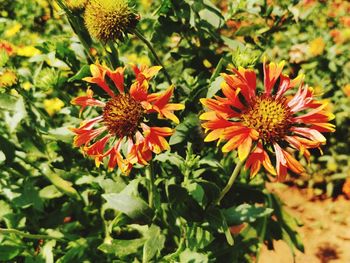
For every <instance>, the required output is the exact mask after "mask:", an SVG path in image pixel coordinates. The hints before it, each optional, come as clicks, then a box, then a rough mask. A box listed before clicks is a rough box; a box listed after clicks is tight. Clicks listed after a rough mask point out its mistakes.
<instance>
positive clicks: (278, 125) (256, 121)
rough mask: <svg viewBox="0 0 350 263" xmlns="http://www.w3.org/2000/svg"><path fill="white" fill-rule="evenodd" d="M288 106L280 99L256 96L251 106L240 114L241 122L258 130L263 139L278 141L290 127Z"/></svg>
mask: <svg viewBox="0 0 350 263" xmlns="http://www.w3.org/2000/svg"><path fill="white" fill-rule="evenodd" d="M290 115H291V114H290V111H289V107H288V106H287V105H286V104H285V103H284V101H281V100H275V99H274V98H269V97H267V98H264V97H258V98H257V99H256V100H255V102H254V103H253V105H252V107H251V108H250V109H248V110H247V111H246V112H245V113H243V114H242V115H241V118H242V122H243V124H244V125H246V126H247V127H249V128H254V129H255V130H257V131H258V132H259V137H260V138H261V139H263V140H264V141H266V142H268V141H278V140H279V139H281V138H283V137H284V136H285V134H286V133H287V131H288V129H289V127H290V124H291V122H290V118H289V117H290Z"/></svg>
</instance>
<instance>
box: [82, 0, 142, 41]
mask: <svg viewBox="0 0 350 263" xmlns="http://www.w3.org/2000/svg"><path fill="white" fill-rule="evenodd" d="M138 19H139V17H138V15H137V14H135V13H134V11H133V10H132V8H131V7H130V6H129V2H128V1H127V0H90V1H89V2H88V4H87V5H86V8H85V14H84V20H85V25H86V28H87V29H88V31H89V33H90V35H91V36H93V37H94V38H96V39H98V40H100V41H102V42H105V43H106V42H108V41H114V40H123V39H124V37H125V36H126V35H127V33H130V31H131V30H132V29H134V28H135V26H136V24H137V22H138Z"/></svg>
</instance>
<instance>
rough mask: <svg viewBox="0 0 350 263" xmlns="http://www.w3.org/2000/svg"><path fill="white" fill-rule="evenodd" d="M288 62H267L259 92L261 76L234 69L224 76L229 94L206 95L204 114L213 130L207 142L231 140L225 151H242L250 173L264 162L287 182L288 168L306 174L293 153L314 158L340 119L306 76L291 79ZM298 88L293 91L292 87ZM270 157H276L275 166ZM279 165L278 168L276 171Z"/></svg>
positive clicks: (246, 70) (222, 87)
mask: <svg viewBox="0 0 350 263" xmlns="http://www.w3.org/2000/svg"><path fill="white" fill-rule="evenodd" d="M283 66H284V62H281V63H279V64H275V63H270V64H269V65H266V63H265V62H264V87H263V90H262V91H261V92H259V91H258V90H257V86H256V74H255V72H254V71H253V70H251V69H244V68H239V69H238V70H236V69H233V72H234V73H235V74H232V75H228V74H221V76H222V77H223V79H224V81H223V83H222V84H221V89H222V93H223V94H224V96H225V97H219V96H215V98H207V99H202V100H201V102H202V104H204V105H205V106H206V107H207V108H208V109H209V111H207V112H205V113H203V114H202V115H201V116H200V118H201V119H202V120H203V121H204V122H203V124H202V126H203V127H204V128H205V130H206V131H210V132H209V134H208V135H207V136H206V138H205V141H207V142H210V141H215V140H218V142H221V141H225V144H224V145H223V147H222V151H223V152H229V151H232V150H236V149H237V151H238V157H239V159H240V160H241V161H244V160H246V163H245V167H246V169H250V175H251V176H254V175H256V174H257V173H258V172H259V170H260V168H261V165H263V166H264V168H265V169H266V171H267V172H269V173H270V174H273V175H277V179H278V180H279V181H282V180H284V179H285V177H286V175H287V170H291V171H293V172H294V173H297V174H301V173H303V172H304V168H303V166H302V165H301V164H300V163H299V162H298V161H297V160H296V159H295V158H294V157H293V152H294V151H299V152H300V154H302V155H304V156H305V157H306V159H307V160H309V157H310V152H309V150H308V149H311V148H319V147H320V145H322V144H325V142H326V138H325V137H324V136H323V135H322V134H321V132H333V131H334V125H333V124H330V123H328V121H329V120H331V119H332V118H334V116H333V115H332V114H331V113H328V112H327V111H326V110H325V107H326V104H325V103H323V102H319V101H317V100H316V99H315V97H314V94H313V90H312V89H311V88H309V87H308V86H306V85H304V84H303V83H302V76H299V77H297V78H295V79H290V78H289V77H288V76H287V75H284V74H283V73H282V69H283ZM296 86H298V88H297V91H296V92H295V94H294V95H293V93H292V88H294V87H296ZM270 156H273V157H275V160H276V162H275V165H273V164H272V162H271V159H270ZM275 167H276V169H275Z"/></svg>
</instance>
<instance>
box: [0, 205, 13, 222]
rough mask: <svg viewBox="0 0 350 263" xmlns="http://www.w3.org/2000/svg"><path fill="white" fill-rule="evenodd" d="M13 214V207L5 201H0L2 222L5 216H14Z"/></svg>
mask: <svg viewBox="0 0 350 263" xmlns="http://www.w3.org/2000/svg"><path fill="white" fill-rule="evenodd" d="M12 212H13V211H12V209H11V206H10V205H9V204H8V203H6V202H5V201H3V200H0V221H1V219H2V218H3V217H4V216H6V215H8V214H12Z"/></svg>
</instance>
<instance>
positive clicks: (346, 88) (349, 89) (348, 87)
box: [343, 84, 350, 98]
mask: <svg viewBox="0 0 350 263" xmlns="http://www.w3.org/2000/svg"><path fill="white" fill-rule="evenodd" d="M343 92H344V93H345V95H346V96H347V97H348V98H350V84H346V85H345V86H344V88H343Z"/></svg>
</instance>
